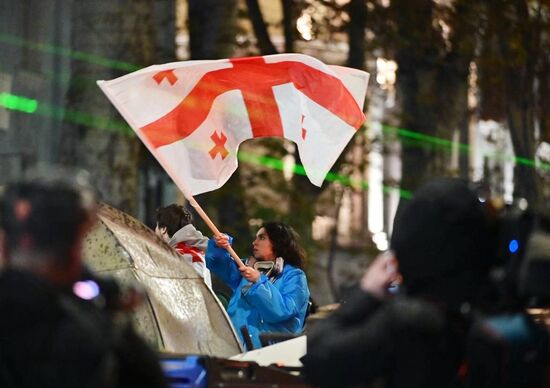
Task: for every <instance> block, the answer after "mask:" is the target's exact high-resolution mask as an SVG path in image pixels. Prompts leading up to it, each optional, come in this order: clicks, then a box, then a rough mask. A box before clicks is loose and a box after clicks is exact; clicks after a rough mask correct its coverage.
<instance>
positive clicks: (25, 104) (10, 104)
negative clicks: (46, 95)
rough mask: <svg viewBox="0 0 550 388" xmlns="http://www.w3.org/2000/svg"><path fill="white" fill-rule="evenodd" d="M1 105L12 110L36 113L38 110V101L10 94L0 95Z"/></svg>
mask: <svg viewBox="0 0 550 388" xmlns="http://www.w3.org/2000/svg"><path fill="white" fill-rule="evenodd" d="M0 105H1V106H3V107H5V108H6V109H10V110H17V111H20V112H25V113H35V112H36V109H37V108H38V101H36V100H33V99H32V98H26V97H21V96H16V95H13V94H9V93H0Z"/></svg>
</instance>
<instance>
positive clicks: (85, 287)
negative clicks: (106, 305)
mask: <svg viewBox="0 0 550 388" xmlns="http://www.w3.org/2000/svg"><path fill="white" fill-rule="evenodd" d="M73 292H74V294H75V295H76V296H78V297H79V298H80V299H85V300H91V299H94V298H95V297H97V296H98V295H99V286H98V285H97V283H96V282H94V281H93V280H83V281H80V282H76V283H75V284H74V285H73Z"/></svg>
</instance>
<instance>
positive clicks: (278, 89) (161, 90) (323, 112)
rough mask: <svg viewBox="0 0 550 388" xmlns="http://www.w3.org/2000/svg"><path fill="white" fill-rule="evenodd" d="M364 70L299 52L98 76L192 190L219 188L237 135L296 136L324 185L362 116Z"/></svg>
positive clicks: (309, 170)
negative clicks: (108, 77) (329, 63)
mask: <svg viewBox="0 0 550 388" xmlns="http://www.w3.org/2000/svg"><path fill="white" fill-rule="evenodd" d="M368 78H369V76H368V73H366V72H364V71H360V70H356V69H350V68H345V67H340V66H327V65H325V64H323V63H322V62H320V61H318V60H317V59H315V58H312V57H309V56H307V55H301V54H279V55H270V56H264V57H252V58H237V59H222V60H211V61H186V62H176V63H169V64H165V65H155V66H150V67H147V68H144V69H142V70H138V71H136V72H134V73H131V74H127V75H125V76H122V77H120V78H116V79H114V80H111V81H98V85H99V86H100V87H101V89H102V90H103V92H104V93H105V94H106V95H107V97H108V98H109V99H110V100H111V102H112V103H113V104H114V106H115V107H116V108H117V109H118V111H119V112H120V113H121V114H122V116H123V117H124V119H125V120H126V121H127V122H128V123H129V124H130V126H131V127H132V129H133V130H134V131H135V132H136V133H137V134H138V136H139V137H140V139H141V140H142V141H143V142H144V143H145V145H146V146H147V147H148V148H149V150H150V151H151V152H152V153H153V155H155V157H156V158H157V159H158V161H159V162H160V163H161V165H162V166H163V167H164V169H165V170H166V172H167V173H168V174H169V175H170V177H171V178H172V179H173V180H174V182H175V183H176V184H177V185H178V187H180V189H182V190H183V191H184V192H187V193H189V194H191V195H195V194H200V193H204V192H207V191H211V190H215V189H217V188H219V187H221V186H222V185H223V184H224V183H225V182H226V181H227V180H228V179H229V177H230V176H231V174H233V172H234V171H235V170H236V168H237V151H238V147H239V144H241V143H242V142H243V141H245V140H247V139H252V138H256V137H265V136H278V137H285V138H287V139H290V140H292V141H294V142H295V143H296V144H297V147H298V152H299V153H300V159H301V160H302V163H303V165H304V169H305V171H306V174H307V176H308V177H309V179H310V181H311V182H312V183H314V184H316V185H317V186H320V185H321V184H322V182H323V180H324V178H325V176H326V174H327V173H328V171H329V170H330V168H331V167H332V165H333V164H334V162H336V160H337V159H338V157H339V156H340V153H341V152H342V151H343V149H344V147H345V146H346V144H347V143H348V142H349V140H350V139H351V138H352V136H353V135H354V134H355V132H356V130H357V129H358V128H359V127H360V126H361V124H363V122H364V121H365V116H364V114H363V112H362V107H363V103H364V99H365V94H366V89H367V83H368Z"/></svg>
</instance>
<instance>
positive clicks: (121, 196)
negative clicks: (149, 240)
mask: <svg viewBox="0 0 550 388" xmlns="http://www.w3.org/2000/svg"><path fill="white" fill-rule="evenodd" d="M72 15H73V16H72V31H73V33H72V39H73V41H72V47H73V49H74V50H77V51H83V52H86V53H92V54H94V55H97V58H99V57H103V58H116V60H117V62H113V63H112V64H110V66H108V65H107V66H106V65H104V64H98V63H96V62H95V61H84V60H78V59H75V60H73V62H72V79H71V86H70V87H69V91H68V95H67V108H68V110H67V111H65V115H66V117H68V118H77V119H79V118H84V117H85V116H82V115H84V114H88V115H89V114H90V113H91V114H93V116H94V121H93V123H91V124H90V123H89V122H87V123H86V124H69V123H66V124H64V126H63V128H62V133H63V135H62V139H63V140H62V145H61V156H60V161H61V162H62V163H63V164H67V165H70V166H79V167H83V168H86V169H88V170H89V171H90V172H91V174H92V176H93V178H94V183H95V186H96V188H97V189H98V190H99V192H100V193H101V194H102V196H103V200H105V201H107V202H109V203H111V204H112V205H114V206H115V207H118V208H120V209H122V210H124V211H126V212H129V213H131V214H136V211H137V205H138V202H137V201H138V195H137V193H138V166H139V156H140V153H141V152H142V151H143V147H142V146H141V143H140V142H139V140H138V139H137V137H135V136H134V135H133V133H131V131H130V130H129V129H128V131H126V133H116V132H112V131H111V132H110V131H107V130H105V128H100V127H99V125H98V124H100V123H107V122H109V121H110V120H120V118H119V115H118V114H116V113H115V110H114V109H113V107H112V106H111V104H110V103H109V101H108V100H107V98H106V97H105V96H104V95H103V94H102V93H101V91H100V89H99V88H98V87H97V86H96V85H95V83H94V82H93V81H94V80H100V79H111V78H114V77H117V76H120V75H122V74H123V73H127V72H129V71H130V70H132V69H137V68H139V67H142V66H144V65H149V64H151V63H152V62H153V60H154V47H155V38H154V36H155V35H154V33H155V31H154V21H153V16H154V11H153V1H152V0H133V1H130V0H118V1H116V0H112V1H110V2H104V1H91V0H75V1H74V7H73V13H72ZM122 62H125V63H126V64H124V63H122ZM82 78H87V79H88V80H91V81H87V82H82V81H80V82H78V80H79V79H80V80H81V79H82ZM75 112H77V113H75ZM73 121H74V120H73ZM76 121H86V120H76Z"/></svg>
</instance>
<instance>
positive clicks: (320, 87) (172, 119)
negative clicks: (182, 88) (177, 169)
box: [141, 57, 365, 148]
mask: <svg viewBox="0 0 550 388" xmlns="http://www.w3.org/2000/svg"><path fill="white" fill-rule="evenodd" d="M231 63H232V64H233V67H232V68H229V69H221V70H214V71H211V72H209V73H206V74H205V75H204V76H203V77H202V78H201V79H200V80H199V82H198V83H197V84H196V85H195V87H194V88H193V89H192V90H191V92H190V93H189V94H188V95H187V96H186V97H185V98H184V99H183V100H182V102H181V103H180V104H179V105H178V106H177V107H176V108H174V109H173V110H172V111H171V112H169V113H168V114H166V115H165V116H163V117H161V118H160V119H158V120H156V121H154V122H152V123H150V124H148V125H146V126H144V127H142V128H141V132H142V134H143V135H144V136H145V137H146V138H147V139H148V140H149V142H150V143H151V145H152V146H153V147H155V148H157V147H161V146H163V145H167V144H171V143H174V142H176V141H179V140H182V139H184V138H186V137H187V136H189V135H190V134H191V133H193V132H194V131H195V130H196V129H197V128H198V127H199V126H200V125H201V124H202V123H203V122H204V120H205V119H206V117H207V116H208V113H209V112H210V109H211V108H212V104H213V102H214V100H215V99H216V97H218V96H219V95H220V94H223V93H225V92H227V91H230V90H240V91H241V93H242V95H243V98H244V103H245V105H246V109H247V111H248V116H249V120H250V125H251V128H252V133H253V137H264V136H278V137H283V135H284V134H283V126H282V121H281V115H280V111H279V107H278V105H277V102H276V100H275V96H274V93H273V87H274V86H277V85H283V84H286V83H289V82H292V83H293V84H294V86H295V87H296V89H298V90H300V91H301V92H302V93H303V94H305V95H306V96H307V97H308V98H310V99H311V100H313V101H315V102H316V103H317V104H319V105H321V106H323V107H324V108H325V109H327V110H329V111H330V112H331V113H333V114H334V115H337V116H338V117H340V118H341V119H342V120H343V121H344V122H346V123H347V124H349V125H350V126H352V127H354V128H356V129H357V128H359V127H360V126H361V124H362V123H363V122H364V121H365V116H364V114H363V112H362V110H361V108H360V107H358V106H357V103H356V102H355V99H354V98H353V96H352V95H351V93H350V92H349V91H348V90H347V88H346V87H345V86H344V85H343V84H342V82H341V81H340V80H339V79H338V78H336V77H333V76H331V75H329V74H327V73H324V72H323V71H320V70H317V69H315V68H312V67H311V66H308V65H306V64H304V63H301V62H295V61H284V62H277V63H269V64H266V63H265V61H264V59H263V58H262V57H254V58H239V59H232V60H231Z"/></svg>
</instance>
